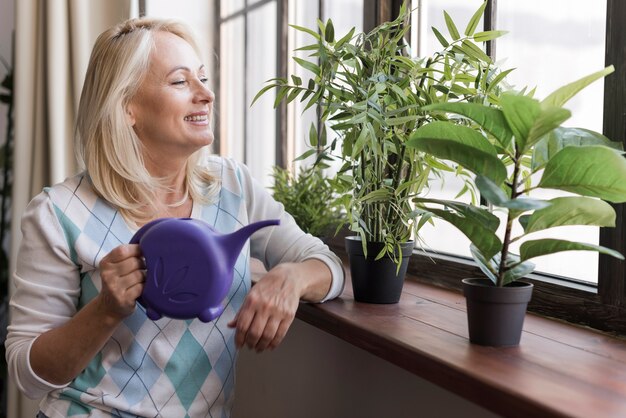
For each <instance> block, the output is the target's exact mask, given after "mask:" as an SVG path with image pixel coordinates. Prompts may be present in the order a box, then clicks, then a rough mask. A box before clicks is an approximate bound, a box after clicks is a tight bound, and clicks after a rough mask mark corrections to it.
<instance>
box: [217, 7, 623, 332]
mask: <svg viewBox="0 0 626 418" xmlns="http://www.w3.org/2000/svg"><path fill="white" fill-rule="evenodd" d="M269 1H276V2H277V13H278V16H277V22H278V25H277V42H278V44H277V47H278V48H277V57H278V58H277V63H276V66H277V71H276V74H277V76H278V77H286V76H287V68H288V67H287V61H288V60H289V51H288V50H287V45H288V44H287V28H288V21H287V20H288V6H289V1H288V0H261V1H259V2H257V3H255V4H253V5H250V6H248V1H247V0H246V1H245V3H244V4H245V10H247V11H249V10H251V8H254V7H258V6H259V5H262V4H265V3H267V2H269ZM325 1H326V0H318V4H319V7H318V10H319V14H320V16H323V15H324V3H325ZM220 3H221V2H220V1H219V0H218V1H217V2H216V12H215V16H216V22H215V28H216V29H215V32H216V36H215V40H216V47H217V54H218V57H219V45H220V39H219V34H220V23H222V22H223V21H225V20H226V19H228V18H229V17H228V16H227V17H225V18H222V17H221V16H220ZM402 3H403V0H364V1H363V29H364V31H368V30H370V29H372V28H374V27H375V26H376V25H378V24H380V23H382V22H384V21H389V20H391V19H392V18H393V17H395V16H397V14H398V12H399V10H400V6H401V5H402ZM497 4H498V3H497V0H490V1H489V3H488V4H487V7H486V9H485V15H484V30H490V29H492V28H494V27H495V26H496V9H497ZM624 21H626V3H624V2H621V1H620V0H607V16H606V46H605V63H606V65H610V64H613V65H614V66H615V73H614V74H612V75H610V76H609V77H607V78H606V79H605V80H604V83H605V84H604V86H605V87H604V114H603V133H604V135H606V136H607V137H609V138H612V139H613V140H620V141H621V142H623V143H624V145H625V148H626V135H625V133H626V118H624V117H622V115H624V114H626V100H625V97H626V50H625V49H624V48H622V47H621V45H626V27H625V26H624V25H623V24H621V22H624ZM496 45H497V44H496V43H494V41H490V42H488V43H487V46H486V52H487V53H488V54H489V55H490V56H493V55H494V54H495V49H496ZM215 79H216V88H219V62H217V61H216V71H215ZM217 94H218V95H219V94H220V92H219V91H217ZM276 118H277V124H276V126H277V128H276V164H277V165H280V166H282V167H288V166H289V165H290V161H287V159H288V153H287V149H288V148H287V146H288V145H287V144H288V138H287V107H286V104H282V105H281V107H280V108H279V109H278V110H277V112H276ZM216 122H217V123H219V121H216ZM219 141H220V138H219V129H216V143H217V145H216V149H219ZM613 206H614V208H615V211H616V214H617V223H616V224H617V226H616V228H600V245H603V246H607V247H610V248H613V249H615V250H617V251H619V252H620V253H622V254H626V217H625V215H626V213H625V208H626V205H625V204H618V205H613ZM342 242H343V239H342V236H339V237H337V238H336V239H335V243H338V244H339V245H341V243H342ZM341 248H342V247H341V246H335V249H338V250H341ZM598 263H599V266H598V283H597V286H595V285H593V284H588V283H583V282H580V281H576V280H574V279H568V278H566V277H559V276H556V275H548V274H539V273H533V274H531V275H529V276H528V277H527V280H528V281H529V282H531V283H533V285H534V286H535V288H534V292H533V298H532V300H531V302H530V304H529V307H528V310H529V311H531V312H535V313H538V314H541V315H545V316H549V317H554V318H559V319H562V320H565V321H568V322H571V323H576V324H581V325H586V326H590V327H592V328H595V329H598V330H602V331H606V332H610V333H614V334H622V335H626V285H625V283H626V263H625V262H623V261H620V260H617V259H615V258H613V257H609V256H606V255H600V257H599V261H598ZM408 273H409V276H410V278H411V280H416V281H419V282H423V283H428V284H435V285H438V286H442V287H445V288H448V289H454V290H457V291H460V290H461V289H462V287H461V279H463V278H467V277H476V276H482V273H481V271H480V269H479V268H478V267H477V266H476V264H475V263H474V262H473V261H472V260H471V259H469V258H465V257H460V256H454V255H446V254H437V253H431V252H428V253H427V252H424V251H421V250H416V251H415V252H414V255H413V257H411V259H410V260H409V267H408Z"/></svg>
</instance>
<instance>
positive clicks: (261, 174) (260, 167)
mask: <svg viewBox="0 0 626 418" xmlns="http://www.w3.org/2000/svg"><path fill="white" fill-rule="evenodd" d="M268 28H269V30H268ZM247 37H248V38H247V48H246V50H247V56H246V68H247V72H246V107H247V115H248V118H247V121H246V127H247V132H246V160H245V161H246V164H248V166H249V167H250V171H251V172H252V175H253V176H255V177H256V178H257V179H259V180H260V181H261V182H263V183H266V185H269V184H267V183H268V182H269V181H270V179H271V177H270V176H269V174H270V173H271V168H272V165H274V163H275V160H276V110H275V109H274V106H273V105H274V97H275V94H274V92H267V93H266V94H264V95H263V97H261V98H260V99H259V100H258V101H257V102H256V103H255V104H254V106H252V107H249V106H250V103H252V99H253V98H254V96H255V95H256V94H257V92H258V91H259V90H261V88H263V86H264V85H265V81H267V80H268V79H270V78H274V77H276V75H277V68H276V43H277V42H276V2H270V3H267V4H266V5H263V6H261V7H259V8H258V9H254V10H253V11H251V12H250V13H249V14H248V35H247Z"/></svg>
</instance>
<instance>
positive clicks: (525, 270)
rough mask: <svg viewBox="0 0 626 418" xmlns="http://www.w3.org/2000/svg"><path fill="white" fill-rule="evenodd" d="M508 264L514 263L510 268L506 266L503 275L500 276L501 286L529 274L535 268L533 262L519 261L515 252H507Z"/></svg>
mask: <svg viewBox="0 0 626 418" xmlns="http://www.w3.org/2000/svg"><path fill="white" fill-rule="evenodd" d="M497 256H498V257H497V258H498V260H499V259H500V257H499V254H498V255H497ZM507 258H508V260H509V261H508V262H507V264H508V265H513V264H515V265H514V267H512V268H508V269H507V270H506V272H505V273H504V277H503V278H502V286H506V285H507V284H509V283H512V282H514V281H515V280H519V279H521V278H523V277H525V276H526V275H528V274H530V273H532V272H533V270H535V264H534V263H532V262H530V261H524V262H520V261H519V259H520V258H519V256H517V255H515V254H511V253H509V257H507Z"/></svg>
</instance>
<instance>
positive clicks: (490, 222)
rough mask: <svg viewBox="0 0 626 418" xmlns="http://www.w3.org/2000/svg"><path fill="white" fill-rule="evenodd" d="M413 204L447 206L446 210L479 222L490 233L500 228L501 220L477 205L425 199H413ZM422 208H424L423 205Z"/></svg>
mask: <svg viewBox="0 0 626 418" xmlns="http://www.w3.org/2000/svg"><path fill="white" fill-rule="evenodd" d="M413 202H414V203H418V204H423V203H434V204H437V205H442V206H445V207H446V208H448V209H452V210H454V211H455V212H458V213H459V214H461V215H462V216H464V217H466V218H472V219H474V220H475V221H476V222H479V223H480V224H482V225H483V226H484V227H485V228H487V229H488V230H489V231H492V232H494V233H495V232H496V230H497V229H498V227H499V226H500V218H498V217H497V216H496V215H494V214H493V213H491V212H489V211H488V210H487V209H485V208H482V207H479V206H476V205H471V204H467V203H462V202H457V201H454V200H445V199H428V198H423V197H416V198H414V199H413ZM421 207H423V205H422V206H421Z"/></svg>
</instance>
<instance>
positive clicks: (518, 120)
mask: <svg viewBox="0 0 626 418" xmlns="http://www.w3.org/2000/svg"><path fill="white" fill-rule="evenodd" d="M612 71H613V67H612V66H611V67H607V68H606V69H604V70H602V71H599V72H597V73H594V74H591V75H589V76H587V77H584V78H582V79H580V80H578V81H575V82H573V83H570V84H567V85H565V86H563V87H561V88H559V89H557V90H556V91H555V92H553V93H552V94H550V95H549V96H548V97H546V98H545V99H544V100H543V101H538V100H536V99H534V98H532V97H529V96H527V95H523V94H521V93H513V92H509V93H504V94H502V96H501V97H500V106H499V107H498V108H494V107H492V106H485V105H482V104H478V103H440V104H433V105H430V106H427V107H426V109H427V110H428V111H431V112H441V115H440V118H441V119H446V116H445V115H446V114H447V115H450V114H452V115H454V116H453V117H451V119H450V120H439V121H435V122H433V123H430V124H428V125H424V126H422V127H421V128H419V129H417V130H416V132H415V133H414V134H413V135H412V136H411V140H410V141H409V144H408V145H409V146H411V147H415V148H416V149H419V150H421V151H424V152H428V153H430V154H433V155H435V156H437V157H438V158H443V159H447V160H452V161H455V162H457V163H459V164H461V165H463V166H464V167H465V168H466V169H468V170H470V171H472V172H473V173H476V174H477V176H476V186H477V188H478V190H479V191H480V193H481V196H482V198H483V199H484V200H485V201H486V203H487V204H488V206H489V207H478V206H473V205H468V204H463V203H459V202H451V201H441V200H439V201H438V200H434V199H424V198H417V199H415V202H416V203H417V204H418V206H419V207H420V210H424V211H426V212H428V213H430V214H432V215H434V216H436V217H438V218H441V219H443V220H445V221H448V222H450V223H451V224H452V225H454V226H456V227H457V228H458V229H459V230H460V231H462V232H463V233H464V234H465V235H466V236H467V237H468V238H469V239H470V241H471V243H472V244H471V253H472V255H473V258H474V260H475V261H476V263H477V264H478V266H480V268H481V270H482V271H483V273H484V274H485V276H486V279H464V280H463V288H464V293H465V296H466V301H467V310H468V325H469V333H470V340H471V342H473V343H477V344H482V345H496V346H497V345H517V344H518V343H519V340H520V335H521V329H522V324H523V320H524V316H525V311H526V305H527V303H528V301H529V300H530V297H531V292H532V284H530V283H527V282H523V281H517V280H518V279H520V278H522V277H524V276H526V275H527V274H529V273H531V272H532V271H533V270H534V264H533V263H532V262H530V261H529V260H531V259H533V258H535V257H539V256H544V255H548V254H553V253H557V252H561V251H572V250H589V251H598V252H600V253H603V254H607V255H610V256H613V257H618V258H620V259H623V257H622V255H621V254H619V253H618V252H616V251H613V250H611V249H609V248H605V247H602V246H598V245H592V244H587V243H581V242H572V241H566V240H561V239H556V238H540V239H530V237H529V236H530V235H531V234H533V233H535V232H538V231H546V230H548V229H550V228H553V227H557V226H563V225H594V226H598V227H613V226H615V211H614V210H613V208H612V207H611V205H610V204H608V203H607V202H606V201H608V202H612V203H618V202H625V201H626V159H624V157H623V155H622V154H623V153H622V152H621V144H619V143H614V142H611V141H610V140H609V139H608V138H606V137H604V136H603V135H601V134H599V133H596V132H593V131H590V130H586V129H580V128H566V127H562V126H561V124H562V123H563V122H564V121H565V120H566V119H568V118H569V117H570V112H569V111H568V110H566V109H565V108H563V105H564V104H565V103H566V102H567V101H568V100H569V99H570V98H571V97H573V96H574V95H576V94H577V93H578V92H579V91H580V90H581V89H582V88H584V87H585V86H587V85H588V84H590V83H591V82H593V81H594V80H597V79H599V78H602V77H604V76H606V75H607V74H610V73H611V72H612ZM459 117H460V118H463V119H464V120H466V121H468V122H469V121H471V123H473V124H476V125H477V126H479V127H480V128H481V130H476V129H472V128H470V127H467V126H462V125H460V124H458V121H457V120H456V119H458V118H459ZM453 121H454V122H453ZM507 164H509V165H510V166H509V168H508V170H507ZM536 188H543V189H556V190H563V191H567V192H569V193H570V195H568V196H566V197H556V198H554V199H550V200H539V199H534V198H530V197H528V193H529V192H530V191H532V190H534V189H536ZM494 210H499V211H503V212H504V213H505V214H506V221H505V224H504V228H503V229H500V230H499V227H500V219H499V218H498V217H496V216H495V215H494V214H493V213H492V212H493V211H494ZM516 226H517V227H519V228H521V232H515V229H514V228H515V227H516ZM548 232H549V231H548ZM499 235H500V236H501V237H502V239H501V238H500V236H499ZM522 241H523V242H522ZM516 242H518V243H519V242H522V243H521V245H520V247H519V254H514V253H513V252H512V249H511V245H512V244H513V243H516ZM492 303H493V304H492ZM509 308H511V312H510V316H508V315H509V311H508V310H509ZM514 309H517V310H514Z"/></svg>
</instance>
